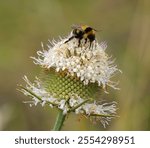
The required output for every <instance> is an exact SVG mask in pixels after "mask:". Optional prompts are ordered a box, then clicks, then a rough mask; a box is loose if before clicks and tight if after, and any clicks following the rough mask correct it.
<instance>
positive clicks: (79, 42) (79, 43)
mask: <svg viewBox="0 0 150 148" xmlns="http://www.w3.org/2000/svg"><path fill="white" fill-rule="evenodd" d="M80 45H81V39H79V41H78V47H80Z"/></svg>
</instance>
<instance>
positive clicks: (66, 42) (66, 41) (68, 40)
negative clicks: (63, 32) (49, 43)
mask: <svg viewBox="0 0 150 148" xmlns="http://www.w3.org/2000/svg"><path fill="white" fill-rule="evenodd" d="M73 38H74V36H72V37H70V38H69V39H68V40H67V41H65V43H67V42H69V41H70V40H72V39H73Z"/></svg>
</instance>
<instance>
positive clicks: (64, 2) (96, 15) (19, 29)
mask: <svg viewBox="0 0 150 148" xmlns="http://www.w3.org/2000/svg"><path fill="white" fill-rule="evenodd" d="M149 6H150V1H149V0H113V1H112V0H43V1H37V0H0V130H50V129H51V128H52V126H53V124H54V121H55V118H56V115H57V110H56V109H51V108H48V107H41V105H38V106H36V107H32V108H30V107H29V105H28V104H24V103H23V101H26V100H29V98H28V97H26V96H24V95H23V94H22V93H20V92H18V91H17V90H16V88H17V84H25V83H24V81H23V80H22V77H23V76H24V75H27V76H28V78H29V79H30V80H31V81H33V80H34V77H35V76H38V75H39V72H40V67H39V66H36V65H34V64H33V62H32V59H30V58H29V57H30V56H37V55H36V52H37V50H40V49H41V42H43V43H44V44H45V45H46V44H47V43H48V39H49V40H52V39H53V38H54V39H56V40H57V39H58V36H66V35H68V33H69V32H70V26H71V25H72V24H78V23H84V24H88V25H90V26H92V27H94V28H96V29H97V30H100V31H99V32H98V33H97V38H98V40H99V42H101V41H107V43H108V48H107V50H106V52H107V53H108V54H109V55H112V56H113V58H115V59H116V60H115V63H116V64H117V65H118V67H119V68H120V69H121V70H122V71H123V74H119V75H118V76H116V79H118V80H119V81H120V83H119V87H120V88H121V90H120V91H116V90H113V89H111V90H110V94H109V95H104V98H102V99H105V100H107V99H109V100H112V101H113V100H115V101H117V102H118V108H119V109H118V115H119V116H120V117H119V118H116V119H113V121H112V122H111V123H110V125H109V126H108V127H107V128H106V129H104V128H103V127H102V125H101V124H98V123H97V124H92V123H91V122H90V121H89V120H88V119H85V118H83V119H82V120H81V121H78V118H79V117H78V116H76V115H74V114H71V115H70V116H69V117H68V119H67V120H66V122H65V124H64V127H63V130H150V7H149Z"/></svg>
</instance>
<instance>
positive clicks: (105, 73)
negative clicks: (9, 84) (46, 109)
mask: <svg viewBox="0 0 150 148" xmlns="http://www.w3.org/2000/svg"><path fill="white" fill-rule="evenodd" d="M68 38H69V37H67V38H65V39H61V40H60V41H58V42H54V41H53V43H51V45H48V50H44V48H43V51H38V52H37V54H38V58H35V57H32V58H33V59H34V63H35V64H38V65H40V66H41V67H42V70H43V72H42V74H41V76H40V78H39V79H36V80H35V82H34V83H31V82H30V81H29V80H28V78H27V77H26V76H25V77H24V80H25V81H26V83H27V86H26V87H22V86H21V91H22V92H23V93H24V94H25V95H27V96H30V97H32V101H29V103H30V104H31V105H37V104H38V103H40V104H41V105H42V106H44V105H49V106H50V107H57V108H59V109H61V110H63V113H64V114H67V113H69V112H74V113H76V114H83V115H84V116H87V117H89V118H90V119H92V120H93V119H94V120H96V121H97V120H100V122H101V123H102V124H103V125H104V127H105V125H107V124H108V121H110V120H111V118H114V117H115V116H116V110H117V108H116V103H115V102H112V103H104V104H99V103H97V102H96V100H99V99H100V93H101V92H102V91H105V92H106V88H107V86H110V87H112V88H114V89H117V88H116V84H117V83H115V82H113V81H112V80H110V79H111V78H112V76H114V75H115V74H116V73H117V72H118V71H120V70H119V69H118V68H117V66H116V65H113V62H112V60H111V59H110V58H109V56H108V55H107V54H106V52H105V49H106V47H107V45H106V43H104V42H102V43H101V44H99V43H98V42H97V41H96V40H94V41H93V42H92V47H90V46H89V42H87V43H84V41H81V46H80V47H78V39H76V38H74V39H72V40H70V41H69V42H67V43H65V41H66V40H68ZM83 40H84V39H83Z"/></svg>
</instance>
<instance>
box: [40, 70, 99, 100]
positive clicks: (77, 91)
mask: <svg viewBox="0 0 150 148" xmlns="http://www.w3.org/2000/svg"><path fill="white" fill-rule="evenodd" d="M41 80H42V85H43V86H44V88H45V89H46V91H48V92H49V93H50V94H51V95H52V96H53V97H55V98H58V99H65V100H67V99H69V98H71V97H72V96H74V97H75V96H77V97H81V98H82V99H93V100H94V99H97V96H98V95H99V94H100V87H98V85H97V84H96V83H89V84H88V85H84V83H83V82H82V81H80V80H79V79H78V78H77V77H76V76H70V75H69V74H68V72H66V71H60V72H56V71H55V70H54V69H49V70H45V71H44V72H42V75H41Z"/></svg>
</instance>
